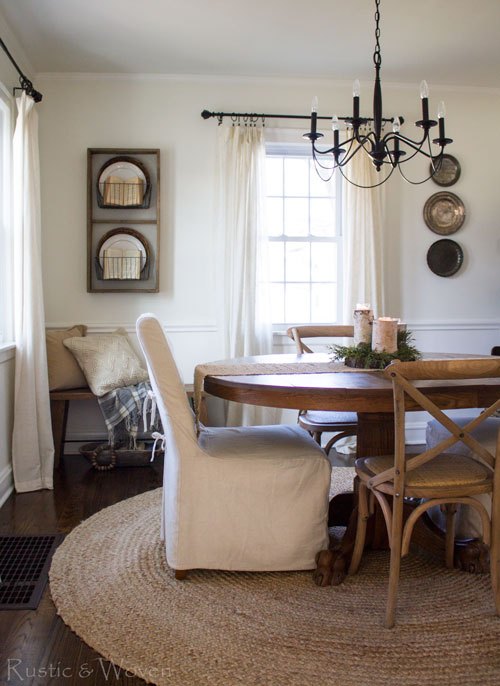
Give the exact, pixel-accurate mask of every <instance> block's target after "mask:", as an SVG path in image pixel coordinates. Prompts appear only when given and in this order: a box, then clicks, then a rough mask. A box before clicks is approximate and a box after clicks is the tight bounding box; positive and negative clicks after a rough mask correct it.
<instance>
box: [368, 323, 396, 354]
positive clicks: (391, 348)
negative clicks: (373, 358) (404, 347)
mask: <svg viewBox="0 0 500 686" xmlns="http://www.w3.org/2000/svg"><path fill="white" fill-rule="evenodd" d="M397 349H398V320H397V319H393V318H392V317H379V318H378V319H376V320H375V321H374V322H373V336H372V350H373V351H374V352H377V353H383V352H386V353H395V352H397Z"/></svg>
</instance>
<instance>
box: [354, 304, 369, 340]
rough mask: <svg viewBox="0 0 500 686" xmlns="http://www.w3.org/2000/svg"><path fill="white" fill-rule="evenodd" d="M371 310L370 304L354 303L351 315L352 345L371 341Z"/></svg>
mask: <svg viewBox="0 0 500 686" xmlns="http://www.w3.org/2000/svg"><path fill="white" fill-rule="evenodd" d="M372 322H373V312H372V310H371V309H370V305H360V304H358V305H356V309H355V310H354V315H353V323H354V345H359V344H360V343H368V344H370V343H371V340H372Z"/></svg>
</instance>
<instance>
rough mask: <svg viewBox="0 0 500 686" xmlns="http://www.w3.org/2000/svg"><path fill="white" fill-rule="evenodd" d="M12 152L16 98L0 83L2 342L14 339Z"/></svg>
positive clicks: (0, 339) (0, 311) (0, 309)
mask: <svg viewBox="0 0 500 686" xmlns="http://www.w3.org/2000/svg"><path fill="white" fill-rule="evenodd" d="M11 155H12V99H11V97H10V95H9V93H8V91H7V90H6V89H4V87H3V86H2V84H0V344H2V343H5V342H6V341H9V340H11V339H12V322H11V316H12V315H11V312H12V307H11V299H12V276H11V274H12V272H11V265H12V259H11V216H10V209H11V203H10V197H11V173H10V169H11Z"/></svg>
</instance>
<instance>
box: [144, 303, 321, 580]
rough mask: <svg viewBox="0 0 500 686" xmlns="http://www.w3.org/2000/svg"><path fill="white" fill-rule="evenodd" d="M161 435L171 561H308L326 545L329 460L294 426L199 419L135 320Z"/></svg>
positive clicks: (158, 345) (301, 564)
mask: <svg viewBox="0 0 500 686" xmlns="http://www.w3.org/2000/svg"><path fill="white" fill-rule="evenodd" d="M136 328H137V336H138V339H139V342H140V345H141V347H142V350H143V352H144V355H145V358H146V361H147V365H148V370H149V375H150V381H151V385H152V388H153V391H154V393H155V396H156V400H157V404H158V409H159V412H160V416H161V420H162V424H163V429H164V431H165V438H166V451H165V467H164V483H163V488H164V490H163V503H164V504H163V522H162V525H163V530H164V536H165V548H166V556H167V562H168V564H169V565H170V567H172V568H173V569H176V570H183V569H193V568H203V569H227V570H241V571H272V570H298V569H313V568H314V567H315V556H316V553H317V552H318V551H319V550H321V549H323V548H326V547H328V530H327V518H328V494H329V487H330V471H331V467H330V463H329V462H328V460H327V458H326V456H325V454H324V452H323V450H322V449H321V448H320V447H319V446H318V445H317V444H316V443H315V441H314V440H313V439H312V438H310V436H309V435H308V434H307V433H306V432H305V431H303V430H302V429H300V428H299V427H295V426H293V427H292V426H255V427H229V428H219V427H217V428H205V427H202V428H201V432H200V436H199V438H198V437H197V435H196V429H195V422H194V416H193V413H192V411H191V408H190V406H189V403H188V401H187V398H186V394H185V392H184V386H183V383H182V381H181V378H180V376H179V372H178V370H177V367H176V364H175V361H174V359H173V357H172V354H171V352H170V349H169V346H168V343H167V340H166V338H165V334H164V332H163V328H162V326H161V325H160V322H159V321H158V319H157V318H156V317H155V316H154V315H150V314H144V315H142V316H141V317H139V319H138V320H137V326H136Z"/></svg>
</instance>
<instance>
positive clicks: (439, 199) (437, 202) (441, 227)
mask: <svg viewBox="0 0 500 686" xmlns="http://www.w3.org/2000/svg"><path fill="white" fill-rule="evenodd" d="M424 221H425V223H426V224H427V226H428V227H429V229H430V230H431V231H434V233H438V234H439V235H440V236H449V235H450V234H452V233H455V231H458V229H459V228H460V227H461V226H462V224H463V223H464V221H465V207H464V204H463V202H462V201H461V200H460V198H459V197H458V195H455V194H454V193H450V191H441V192H440V193H434V195H431V197H430V198H429V199H428V200H427V202H426V203H425V205H424Z"/></svg>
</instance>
